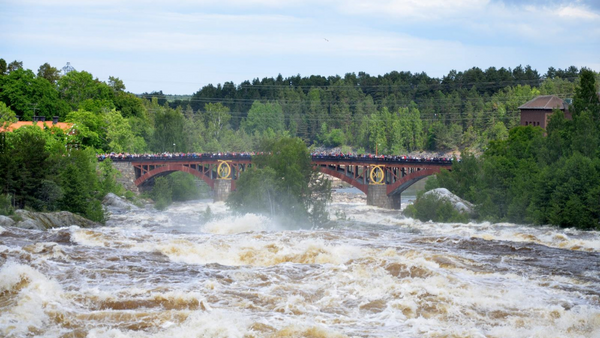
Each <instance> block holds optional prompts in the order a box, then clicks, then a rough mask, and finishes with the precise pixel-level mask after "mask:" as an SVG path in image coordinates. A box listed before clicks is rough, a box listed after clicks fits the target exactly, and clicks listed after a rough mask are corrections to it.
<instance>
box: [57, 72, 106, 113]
mask: <svg viewBox="0 0 600 338" xmlns="http://www.w3.org/2000/svg"><path fill="white" fill-rule="evenodd" d="M58 92H59V93H60V97H61V98H62V99H63V100H65V101H66V102H67V103H68V104H69V105H70V106H71V109H73V110H74V109H78V108H79V105H80V104H81V103H82V102H84V101H85V100H88V99H93V100H112V96H113V93H112V90H111V88H110V87H109V86H108V85H107V84H105V83H104V82H100V81H98V79H94V77H93V76H92V74H90V73H88V72H86V71H81V72H79V71H76V70H74V71H70V72H68V73H67V74H66V75H64V76H62V77H61V78H60V79H59V80H58Z"/></svg>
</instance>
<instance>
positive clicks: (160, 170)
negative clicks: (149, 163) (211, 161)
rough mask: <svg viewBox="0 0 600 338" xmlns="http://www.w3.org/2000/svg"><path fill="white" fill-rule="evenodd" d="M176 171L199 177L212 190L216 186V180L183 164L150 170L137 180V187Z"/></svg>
mask: <svg viewBox="0 0 600 338" xmlns="http://www.w3.org/2000/svg"><path fill="white" fill-rule="evenodd" d="M175 171H183V172H185V173H188V174H192V175H194V176H196V177H198V178H199V179H201V180H203V181H204V182H206V184H208V185H209V186H210V187H211V189H212V188H214V186H215V180H213V179H211V178H210V177H208V176H206V175H204V174H203V173H201V172H200V171H198V170H195V169H194V168H190V167H187V166H185V165H182V164H167V165H164V166H161V167H156V168H154V169H152V170H150V171H149V172H147V173H145V174H144V175H142V176H140V177H139V178H138V179H136V180H135V185H136V186H137V187H139V186H141V185H142V184H144V182H146V181H147V180H149V179H151V178H153V177H155V176H163V175H161V174H170V173H172V172H175Z"/></svg>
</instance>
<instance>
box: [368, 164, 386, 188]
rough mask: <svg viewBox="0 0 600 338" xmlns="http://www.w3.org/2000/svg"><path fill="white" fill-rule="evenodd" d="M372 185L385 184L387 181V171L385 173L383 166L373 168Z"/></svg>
mask: <svg viewBox="0 0 600 338" xmlns="http://www.w3.org/2000/svg"><path fill="white" fill-rule="evenodd" d="M370 176H371V184H385V183H384V182H383V180H385V171H383V166H381V165H376V166H374V167H373V168H371V175H370Z"/></svg>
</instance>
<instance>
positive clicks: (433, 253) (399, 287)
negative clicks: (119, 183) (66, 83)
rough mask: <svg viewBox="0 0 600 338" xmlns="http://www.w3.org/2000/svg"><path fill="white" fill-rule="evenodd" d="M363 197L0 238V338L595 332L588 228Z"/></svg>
mask: <svg viewBox="0 0 600 338" xmlns="http://www.w3.org/2000/svg"><path fill="white" fill-rule="evenodd" d="M410 196H411V194H410V193H407V194H405V196H403V202H406V200H409V199H410ZM359 197H360V195H353V194H349V193H348V192H347V191H345V192H344V193H342V194H337V195H336V197H335V199H334V202H333V203H332V205H331V206H330V211H331V215H332V219H333V220H332V221H331V222H330V223H329V224H326V225H324V226H322V227H320V228H317V229H314V228H310V227H309V226H305V227H301V228H296V229H294V228H291V226H290V225H289V224H282V222H281V221H275V220H271V219H269V218H268V217H265V216H260V215H253V214H247V215H242V216H240V215H232V214H230V213H229V212H228V211H227V208H226V207H225V205H224V204H222V203H211V202H210V201H208V200H203V201H194V202H189V203H183V204H177V205H174V206H172V207H171V208H169V209H168V210H166V211H165V212H157V211H153V210H144V209H140V210H136V211H132V212H129V213H125V214H119V215H112V216H111V219H110V221H109V223H108V225H109V226H107V227H103V228H98V229H80V228H78V227H70V228H62V229H55V230H51V231H47V232H40V231H32V230H23V229H16V228H0V336H6V337H34V336H35V337H169V338H172V337H600V233H598V232H581V231H576V230H562V229H558V228H553V227H530V226H523V225H517V224H509V223H503V224H490V223H471V224H451V223H446V224H439V223H432V222H419V221H415V220H412V219H406V218H404V217H402V216H401V215H400V213H399V212H398V211H392V210H383V209H378V208H374V207H369V206H366V204H365V202H364V201H363V200H361V199H360V198H359ZM405 199H406V200H405ZM207 207H210V210H211V212H212V214H213V218H212V219H210V220H207V219H206V218H205V210H206V208H207Z"/></svg>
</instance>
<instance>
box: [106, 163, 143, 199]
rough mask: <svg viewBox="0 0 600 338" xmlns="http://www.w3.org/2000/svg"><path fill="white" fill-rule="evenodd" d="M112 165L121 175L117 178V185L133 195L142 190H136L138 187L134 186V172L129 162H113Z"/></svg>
mask: <svg viewBox="0 0 600 338" xmlns="http://www.w3.org/2000/svg"><path fill="white" fill-rule="evenodd" d="M112 165H113V167H114V168H116V169H117V170H118V171H119V172H120V173H121V175H120V176H119V177H117V183H120V184H122V185H123V187H124V188H125V189H127V190H130V191H133V192H135V193H139V192H141V190H142V189H138V186H136V185H135V180H136V178H137V177H135V170H134V168H133V164H131V162H126V161H114V162H113V163H112Z"/></svg>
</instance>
